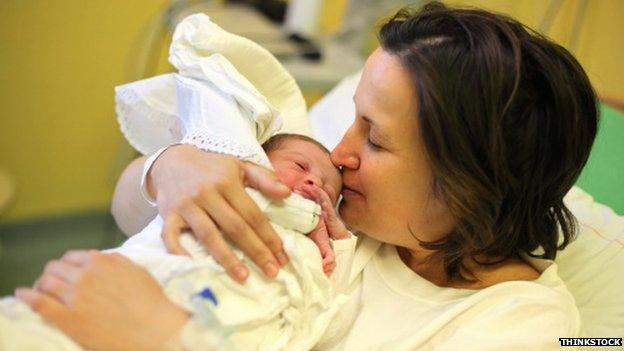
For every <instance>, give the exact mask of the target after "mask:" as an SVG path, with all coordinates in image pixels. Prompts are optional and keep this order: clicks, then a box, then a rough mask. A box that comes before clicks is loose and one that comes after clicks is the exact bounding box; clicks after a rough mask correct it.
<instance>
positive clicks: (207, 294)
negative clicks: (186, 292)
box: [197, 287, 219, 306]
mask: <svg viewBox="0 0 624 351" xmlns="http://www.w3.org/2000/svg"><path fill="white" fill-rule="evenodd" d="M197 296H199V297H201V298H202V299H206V300H210V301H212V303H213V304H214V305H215V306H216V305H218V304H219V303H218V302H217V297H216V296H215V295H214V293H213V292H212V290H210V288H208V287H206V288H204V290H202V291H200V292H199V293H197Z"/></svg>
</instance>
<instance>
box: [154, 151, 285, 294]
mask: <svg viewBox="0 0 624 351" xmlns="http://www.w3.org/2000/svg"><path fill="white" fill-rule="evenodd" d="M147 186H148V191H149V192H150V193H151V194H152V195H154V194H155V195H156V196H155V198H156V202H157V203H158V210H159V212H160V215H161V216H162V217H163V219H164V228H163V240H164V241H165V245H166V246H167V248H168V249H169V251H170V252H172V253H178V254H185V253H186V252H185V250H184V249H183V248H182V247H181V246H180V244H179V242H178V238H179V236H180V233H181V231H182V230H183V229H190V230H191V231H192V233H193V235H195V236H196V237H197V239H198V241H200V242H201V243H202V244H203V245H204V246H205V247H206V249H207V251H208V252H209V253H210V254H211V255H212V256H213V257H214V258H215V260H216V261H217V262H219V264H221V266H223V267H224V268H225V269H226V270H227V272H228V274H229V275H230V276H231V277H232V278H233V279H235V280H236V281H239V282H243V281H244V280H245V279H246V278H247V276H248V275H249V271H248V269H247V267H245V265H244V264H243V263H242V262H241V261H240V260H239V259H238V258H237V257H236V256H235V255H234V253H233V252H232V250H231V249H230V247H229V246H228V244H227V243H226V241H225V240H224V238H223V237H222V234H221V232H223V233H224V234H225V235H226V236H227V237H228V238H229V239H230V240H231V241H232V242H234V243H235V244H236V246H237V247H238V248H239V249H240V250H242V251H243V252H244V253H245V254H247V256H248V257H249V258H250V259H251V260H252V261H253V262H254V263H255V264H256V265H257V266H258V267H260V268H261V269H262V270H263V271H264V273H265V274H266V275H267V276H269V277H274V276H275V275H276V274H277V272H278V269H279V266H280V265H285V264H286V263H287V262H288V258H287V256H286V253H285V252H284V250H283V248H282V242H281V240H280V238H279V236H278V235H277V233H275V231H274V230H273V228H272V227H271V225H270V223H269V221H268V220H267V219H266V217H265V216H264V214H263V213H262V212H261V211H260V209H259V208H258V206H256V204H255V202H253V200H252V199H251V198H250V197H249V195H248V194H247V193H246V192H245V189H244V187H245V186H251V187H253V188H256V189H258V190H260V191H261V192H263V193H264V194H266V195H267V196H270V197H274V198H284V197H287V196H288V195H289V194H290V189H288V187H286V186H285V185H283V184H282V183H280V182H279V181H278V180H277V177H276V176H275V174H273V173H272V172H270V171H268V170H266V169H264V168H262V167H260V166H256V165H253V164H249V163H245V162H241V161H239V160H238V159H236V158H234V157H231V156H224V155H219V154H213V153H207V152H204V151H201V150H199V149H197V148H196V147H194V146H191V145H178V146H174V147H171V148H170V149H168V150H167V151H165V152H164V153H163V154H162V155H161V156H160V157H159V158H158V159H157V160H156V162H155V163H154V165H153V167H152V170H151V171H150V174H149V176H148V179H147Z"/></svg>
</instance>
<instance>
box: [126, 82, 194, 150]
mask: <svg viewBox="0 0 624 351" xmlns="http://www.w3.org/2000/svg"><path fill="white" fill-rule="evenodd" d="M115 100H116V101H115V102H116V104H115V110H116V111H115V112H116V113H117V121H118V122H119V126H120V129H121V132H122V134H123V135H124V136H125V137H126V139H127V140H128V142H129V143H130V145H132V147H134V148H135V149H137V150H138V151H139V152H141V153H142V154H144V155H148V154H151V153H153V152H154V151H156V150H157V149H159V148H161V147H164V146H167V144H170V143H173V142H176V141H177V140H179V138H180V136H181V135H182V132H181V130H182V126H181V125H180V121H179V118H178V117H177V116H176V115H172V114H169V113H167V112H166V111H164V110H161V109H158V108H154V107H153V106H150V105H149V103H148V102H146V101H145V99H144V97H143V96H141V95H140V94H139V93H138V92H137V91H135V90H134V88H130V87H122V88H118V89H117V90H116V95H115ZM146 129H151V130H159V131H166V132H167V135H166V136H165V137H164V138H166V140H165V139H164V138H163V136H160V138H159V137H156V136H153V135H150V134H148V133H145V132H144V131H145V130H146Z"/></svg>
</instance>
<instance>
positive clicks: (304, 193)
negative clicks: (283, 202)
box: [294, 189, 316, 202]
mask: <svg viewBox="0 0 624 351" xmlns="http://www.w3.org/2000/svg"><path fill="white" fill-rule="evenodd" d="M294 192H295V194H299V195H301V196H303V197H304V198H306V199H308V200H312V201H314V202H316V199H315V198H314V196H313V195H312V194H311V193H310V192H308V191H307V190H305V189H295V190H294Z"/></svg>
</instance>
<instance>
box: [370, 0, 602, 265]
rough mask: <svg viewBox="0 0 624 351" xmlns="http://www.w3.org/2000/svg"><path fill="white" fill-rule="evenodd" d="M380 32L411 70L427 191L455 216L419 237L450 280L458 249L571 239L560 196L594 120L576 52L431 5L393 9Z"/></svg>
mask: <svg viewBox="0 0 624 351" xmlns="http://www.w3.org/2000/svg"><path fill="white" fill-rule="evenodd" d="M379 38H380V42H381V46H382V48H383V49H384V50H385V51H387V52H389V53H391V54H394V55H396V56H397V57H398V58H399V59H400V60H401V62H402V64H403V65H404V67H405V68H406V69H407V70H408V71H409V72H410V73H411V74H412V75H413V81H414V84H415V86H416V91H417V97H416V98H417V101H418V106H419V112H418V117H417V118H418V123H419V127H420V132H421V134H422V139H423V141H424V144H425V149H426V152H427V156H428V158H429V162H430V165H431V167H432V170H433V174H434V184H433V185H432V186H433V188H434V194H436V196H439V197H440V198H441V199H442V200H443V201H444V202H445V203H446V204H447V206H448V208H449V209H450V211H451V213H452V215H453V216H454V218H455V219H456V227H455V229H454V230H453V232H451V233H449V234H448V235H447V236H446V237H445V238H444V239H442V240H440V241H437V242H421V245H423V246H424V247H427V248H430V249H435V250H438V252H439V253H441V254H443V255H444V256H443V257H444V266H445V269H446V272H447V274H448V275H449V276H450V277H464V275H463V272H465V270H463V269H462V268H463V265H462V262H463V261H464V258H467V257H472V258H477V257H490V258H498V259H500V260H504V259H506V258H509V257H512V256H514V255H517V254H518V253H520V252H525V253H528V254H531V253H534V254H535V252H536V250H538V251H537V252H538V253H537V254H535V255H537V256H540V257H544V258H549V259H553V258H554V257H555V255H556V252H557V249H562V248H564V247H565V246H566V245H567V244H568V243H569V242H570V241H571V240H572V239H573V237H574V234H575V228H576V225H575V219H574V217H573V216H572V214H571V213H570V211H569V210H568V209H567V208H566V206H565V205H564V203H563V197H564V195H565V194H566V193H567V192H568V190H569V189H570V188H571V187H572V185H573V184H574V182H575V181H576V179H577V177H578V176H579V174H580V172H581V170H582V168H583V166H584V165H585V163H586V161H587V158H588V156H589V152H590V150H591V145H592V143H593V141H594V137H595V135H596V129H597V124H598V114H597V106H596V96H595V93H594V91H593V89H592V86H591V84H590V82H589V79H588V78H587V76H586V74H585V72H584V71H583V69H582V68H581V66H580V65H579V63H578V62H577V61H576V59H574V57H573V56H572V55H571V54H570V53H569V52H568V51H567V50H566V49H564V48H563V47H561V46H559V45H557V44H555V43H553V42H551V41H550V40H548V39H546V38H545V37H543V36H541V35H539V34H538V33H535V32H533V31H531V30H529V29H527V28H526V27H524V26H523V25H522V24H520V23H519V22H517V21H515V20H513V19H511V18H508V17H505V16H502V15H498V14H493V13H489V12H486V11H482V10H477V9H452V8H447V7H445V6H444V5H442V4H440V3H431V4H428V5H426V6H425V7H423V8H422V9H420V10H419V11H413V10H409V9H403V10H400V11H399V12H398V13H397V14H396V15H394V17H392V18H391V19H390V20H389V21H388V22H387V23H385V24H384V25H383V26H382V27H381V30H380V33H379ZM559 232H560V234H559ZM414 235H415V236H417V233H414Z"/></svg>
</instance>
